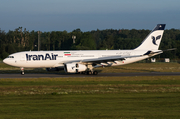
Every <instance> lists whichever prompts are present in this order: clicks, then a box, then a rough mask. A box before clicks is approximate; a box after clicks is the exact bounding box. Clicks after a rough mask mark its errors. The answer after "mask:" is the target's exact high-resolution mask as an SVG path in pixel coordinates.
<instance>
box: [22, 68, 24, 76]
mask: <svg viewBox="0 0 180 119" xmlns="http://www.w3.org/2000/svg"><path fill="white" fill-rule="evenodd" d="M21 75H24V68H23V67H22V68H21Z"/></svg>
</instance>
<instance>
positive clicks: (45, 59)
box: [3, 50, 149, 68]
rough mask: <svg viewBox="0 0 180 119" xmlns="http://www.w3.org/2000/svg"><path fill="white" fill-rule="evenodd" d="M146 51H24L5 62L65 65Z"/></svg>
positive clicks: (21, 65) (44, 66) (32, 65)
mask: <svg viewBox="0 0 180 119" xmlns="http://www.w3.org/2000/svg"><path fill="white" fill-rule="evenodd" d="M146 52H147V50H140V51H138V50H91V51H90V50H83V51H76V50H74V51H24V52H18V53H14V54H11V55H10V56H13V58H6V59H4V61H3V62H5V63H7V64H9V65H12V66H16V67H24V68H47V67H63V66H64V63H67V62H71V61H76V60H84V59H97V58H102V57H111V56H134V55H143V54H145V53H146ZM148 57H149V56H148V55H144V56H141V57H132V58H126V59H125V60H122V61H119V60H117V61H116V63H112V65H111V66H117V65H124V64H129V63H132V62H136V61H140V60H143V59H146V58H148Z"/></svg>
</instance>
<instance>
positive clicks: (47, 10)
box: [0, 0, 180, 32]
mask: <svg viewBox="0 0 180 119" xmlns="http://www.w3.org/2000/svg"><path fill="white" fill-rule="evenodd" d="M179 5H180V0H148V1H147V0H1V3H0V29H1V30H4V31H5V32H8V31H9V30H15V29H16V28H18V27H23V29H24V28H26V30H28V31H32V30H35V31H39V30H40V31H43V32H49V31H50V32H51V31H64V30H66V31H68V32H72V31H73V30H75V29H78V28H80V29H81V31H83V32H86V31H92V30H97V29H99V30H105V29H149V30H152V29H153V28H154V27H155V26H156V25H157V24H161V23H162V24H166V29H171V28H175V29H180V7H179Z"/></svg>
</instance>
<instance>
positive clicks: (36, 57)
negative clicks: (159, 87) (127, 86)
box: [3, 24, 165, 75]
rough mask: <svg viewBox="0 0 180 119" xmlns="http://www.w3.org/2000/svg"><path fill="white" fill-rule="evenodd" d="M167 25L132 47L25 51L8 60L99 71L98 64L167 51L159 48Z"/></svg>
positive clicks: (22, 64) (115, 63)
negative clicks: (129, 48) (128, 48)
mask: <svg viewBox="0 0 180 119" xmlns="http://www.w3.org/2000/svg"><path fill="white" fill-rule="evenodd" d="M164 29H165V24H158V25H157V26H156V27H155V28H154V29H153V30H152V31H151V32H150V34H149V35H148V36H147V37H146V38H145V39H144V40H143V42H142V43H141V44H140V45H139V46H138V47H137V48H135V49H132V50H82V51H78V50H72V51H24V52H18V53H14V54H11V55H9V56H8V57H7V58H5V59H4V60H3V62H4V63H6V64H8V65H11V66H15V67H20V68H21V74H22V75H23V74H24V68H57V69H62V68H63V69H64V71H65V72H67V73H81V72H84V73H86V74H95V75H96V74H98V72H97V71H96V70H95V68H97V67H102V66H104V67H108V66H119V65H125V64H129V63H133V62H137V61H140V60H143V59H146V58H149V57H152V56H155V55H158V54H161V53H163V51H162V50H158V49H159V46H160V42H161V39H162V37H163V32H164Z"/></svg>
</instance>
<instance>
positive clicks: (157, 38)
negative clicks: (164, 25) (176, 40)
mask: <svg viewBox="0 0 180 119" xmlns="http://www.w3.org/2000/svg"><path fill="white" fill-rule="evenodd" d="M160 38H161V35H159V36H157V37H156V38H155V37H154V36H152V39H153V40H152V42H153V44H154V45H157V44H156V41H157V40H159V39H160Z"/></svg>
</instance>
